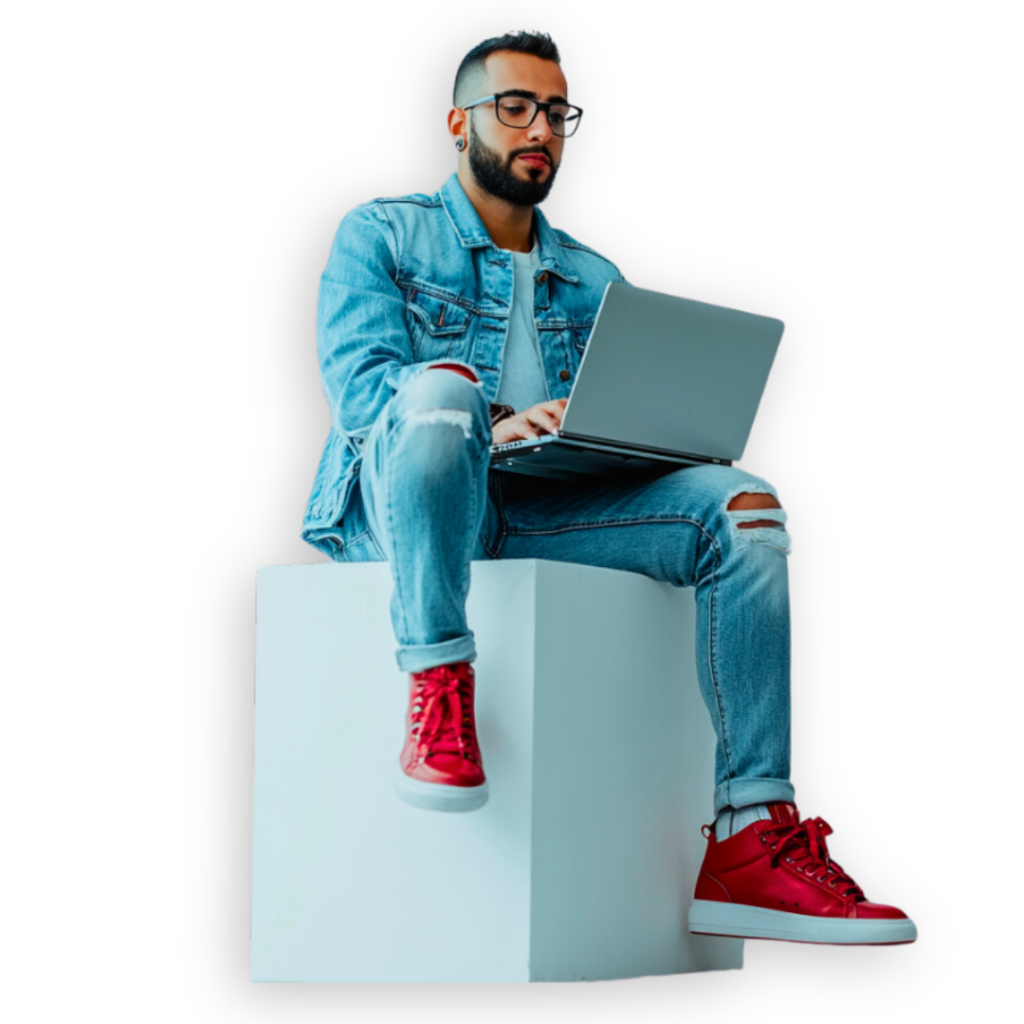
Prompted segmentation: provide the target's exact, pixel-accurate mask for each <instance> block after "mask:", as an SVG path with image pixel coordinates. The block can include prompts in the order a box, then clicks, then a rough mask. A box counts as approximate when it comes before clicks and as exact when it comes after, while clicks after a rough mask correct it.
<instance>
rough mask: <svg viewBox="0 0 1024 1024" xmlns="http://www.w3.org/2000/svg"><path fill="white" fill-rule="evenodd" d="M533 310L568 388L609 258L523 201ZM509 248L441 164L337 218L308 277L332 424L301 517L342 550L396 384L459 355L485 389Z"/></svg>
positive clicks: (611, 274)
mask: <svg viewBox="0 0 1024 1024" xmlns="http://www.w3.org/2000/svg"><path fill="white" fill-rule="evenodd" d="M534 229H535V232H536V238H537V246H538V250H539V257H540V270H539V271H537V272H536V274H535V276H534V298H533V315H534V322H535V324H536V327H537V334H538V340H539V342H540V347H541V353H542V355H543V360H544V377H545V381H546V383H547V389H548V394H549V395H550V396H551V398H552V399H556V398H568V397H569V392H570V390H571V389H572V382H573V379H574V378H575V376H576V371H577V370H578V368H579V363H580V356H581V355H582V353H583V349H584V347H585V346H586V342H587V338H588V336H589V334H590V329H591V327H592V326H593V324H594V318H595V316H596V315H597V310H598V307H599V306H600V304H601V298H602V296H603V295H604V290H605V286H606V285H607V284H608V282H610V281H620V282H622V281H624V280H625V279H624V278H623V276H622V274H621V273H619V270H618V268H617V267H616V266H615V265H614V264H613V263H611V262H610V261H608V260H606V259H605V258H604V257H603V256H601V255H599V254H598V253H596V252H594V250H592V249H589V248H587V246H585V245H582V244H581V243H579V242H577V241H576V240H575V239H573V238H572V237H570V236H569V235H567V234H566V233H565V232H564V231H558V230H555V229H553V228H552V227H550V226H549V225H548V222H547V219H546V218H545V217H544V214H543V213H542V212H541V211H540V209H539V208H534ZM512 292H513V267H512V254H511V253H510V252H508V251H507V250H502V249H499V248H498V247H497V246H495V244H494V243H493V242H492V241H491V237H490V235H489V234H488V233H487V229H486V228H485V227H484V224H483V222H482V221H481V220H480V217H479V216H478V215H477V212H476V210H475V209H474V208H473V204H472V203H471V202H470V201H469V199H468V197H467V196H466V193H465V192H464V191H463V189H462V186H461V185H460V184H459V179H458V176H457V175H455V174H453V175H452V176H451V177H450V178H449V179H448V180H447V181H446V182H445V184H444V185H443V186H442V187H441V189H440V190H439V191H438V192H437V193H436V194H434V195H432V196H428V195H420V194H416V195H410V196H403V197H400V198H396V199H376V200H374V201H373V202H369V203H364V204H363V205H361V206H357V207H356V208H355V209H354V210H352V211H351V212H350V213H348V214H347V215H346V216H345V217H344V219H343V220H342V222H341V225H340V226H339V228H338V231H337V234H336V235H335V238H334V245H333V246H332V248H331V253H330V257H329V258H328V261H327V267H326V269H325V270H324V273H323V276H322V277H321V280H320V299H319V305H318V310H317V346H318V352H319V358H320V371H321V378H322V381H323V388H324V394H325V396H326V398H327V404H328V406H329V408H330V412H331V424H332V425H331V430H330V433H329V434H328V437H327V441H326V443H325V444H324V449H323V454H322V456H321V458H320V464H319V467H318V469H317V472H316V477H315V479H314V482H313V488H312V491H311V493H310V496H309V501H308V504H307V506H306V514H305V517H304V520H303V524H302V536H303V538H304V539H305V540H307V541H308V542H309V543H310V544H312V545H314V546H315V547H317V548H318V549H320V550H321V551H324V552H326V553H327V554H328V555H330V557H331V558H336V559H340V558H343V557H344V555H345V551H346V548H347V547H348V546H350V545H353V546H358V545H359V544H364V545H365V543H366V538H365V525H364V524H363V523H362V522H360V521H359V520H358V516H357V517H356V518H355V519H353V517H352V516H350V515H349V505H350V498H351V493H352V489H353V485H354V482H355V481H356V479H357V477H358V473H359V464H360V462H361V460H362V457H363V449H364V447H365V444H366V440H367V437H368V436H369V433H370V430H371V429H372V427H373V425H374V423H375V422H376V421H377V419H378V417H379V416H380V414H381V412H382V410H383V409H384V407H385V406H386V405H387V404H388V402H389V401H390V400H391V398H392V397H393V396H394V395H395V393H396V392H397V391H398V389H399V388H400V387H401V386H402V384H404V383H405V382H406V381H408V380H409V379H410V378H411V377H414V376H416V375H417V374H419V373H421V372H422V371H423V370H424V369H426V368H427V367H429V366H432V365H434V364H436V363H439V362H456V363H461V364H462V365H464V366H469V367H471V368H472V369H473V370H474V371H475V373H476V375H477V377H479V378H480V383H481V387H482V390H483V394H484V395H485V396H486V398H487V401H488V403H490V402H494V401H496V400H497V392H498V381H499V378H500V373H501V355H502V351H503V350H504V346H505V337H506V334H507V332H508V327H509V319H510V313H511V310H512Z"/></svg>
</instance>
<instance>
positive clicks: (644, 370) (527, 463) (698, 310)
mask: <svg viewBox="0 0 1024 1024" xmlns="http://www.w3.org/2000/svg"><path fill="white" fill-rule="evenodd" d="M783 328H784V325H783V323H782V321H781V320H775V319H772V318H771V317H766V316H758V315H756V314H754V313H743V312H741V311H739V310H736V309H727V308H725V307H723V306H713V305H710V304H708V303H706V302H695V301H694V300H692V299H683V298H679V297H677V296H674V295H665V294H663V293H661V292H656V291H650V290H648V289H646V288H636V287H633V286H632V285H624V284H619V283H617V282H612V283H609V284H608V286H607V287H606V288H605V292H604V296H603V297H602V299H601V306H600V308H599V309H598V311H597V318H596V319H595V321H594V327H593V330H592V331H591V333H590V338H589V340H588V342H587V346H586V349H585V350H584V353H583V359H582V361H581V363H580V368H579V371H578V372H577V374H576V380H575V381H574V382H573V387H572V391H571V392H570V394H569V400H568V402H567V404H566V406H565V411H564V413H563V416H562V423H561V429H560V430H559V431H558V432H557V433H554V434H542V435H541V436H540V437H539V438H536V439H527V440H520V441H510V442H508V443H507V444H497V445H492V446H491V468H492V469H497V470H503V471H506V472H511V473H527V474H531V475H535V476H544V477H551V478H553V479H560V480H566V479H578V478H581V477H587V476H632V475H657V474H661V473H667V472H671V471H672V470H675V469H678V468H680V467H681V466H694V465H701V464H705V463H712V464H716V465H725V466H728V465H732V463H733V461H734V460H736V459H739V458H740V457H741V456H742V454H743V449H744V448H745V447H746V444H747V438H748V437H749V436H750V428H751V427H752V426H753V423H754V416H755V415H756V413H757V407H758V404H759V403H760V400H761V395H762V393H763V392H764V387H765V384H766V383H767V381H768V372H769V370H771V366H772V361H773V360H774V358H775V352H776V350H777V349H778V347H779V342H780V341H781V339H782V331H783Z"/></svg>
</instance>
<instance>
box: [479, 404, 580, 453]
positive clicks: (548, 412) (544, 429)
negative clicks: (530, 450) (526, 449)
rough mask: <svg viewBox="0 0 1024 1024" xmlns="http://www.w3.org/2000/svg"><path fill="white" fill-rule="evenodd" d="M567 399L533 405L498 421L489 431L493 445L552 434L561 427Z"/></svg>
mask: <svg viewBox="0 0 1024 1024" xmlns="http://www.w3.org/2000/svg"><path fill="white" fill-rule="evenodd" d="M568 401H569V399H567V398H556V399H554V400H553V401H551V402H541V403H540V405H533V406H531V407H530V408H529V409H525V410H524V411H523V412H517V413H516V414H515V416H509V417H508V418H507V419H503V420H499V421H498V422H497V423H495V424H494V427H493V429H492V431H491V440H492V443H493V444H507V443H508V442H509V441H520V440H528V439H531V438H535V437H540V435H541V434H554V433H555V432H557V430H558V429H559V427H561V425H562V414H563V413H564V412H565V406H566V403H567V402H568Z"/></svg>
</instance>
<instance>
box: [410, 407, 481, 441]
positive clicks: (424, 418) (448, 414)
mask: <svg viewBox="0 0 1024 1024" xmlns="http://www.w3.org/2000/svg"><path fill="white" fill-rule="evenodd" d="M405 422H406V423H407V424H408V425H409V426H413V425H414V424H427V423H450V424H451V425H452V426H453V427H461V429H462V433H463V435H464V436H465V438H466V440H467V441H468V440H469V439H470V438H472V436H473V414H472V413H471V412H466V411H465V410H463V409H425V410H423V411H422V412H411V413H409V415H408V416H406V418H405Z"/></svg>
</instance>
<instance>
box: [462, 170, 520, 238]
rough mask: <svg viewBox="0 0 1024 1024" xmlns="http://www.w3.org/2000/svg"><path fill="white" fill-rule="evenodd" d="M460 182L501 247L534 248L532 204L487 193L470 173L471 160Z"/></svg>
mask: <svg viewBox="0 0 1024 1024" xmlns="http://www.w3.org/2000/svg"><path fill="white" fill-rule="evenodd" d="M459 184H460V185H462V190H463V191H464V192H465V193H466V196H467V198H468V199H469V201H470V202H471V203H472V204H473V209H474V210H476V212H477V215H478V216H479V217H480V219H481V220H482V221H483V223H484V227H485V228H487V233H488V234H489V235H490V236H491V241H492V242H493V243H494V244H495V245H496V246H497V247H498V248H499V249H511V250H512V252H529V251H530V249H532V248H533V246H532V245H531V244H530V242H531V239H530V234H531V229H532V228H533V207H532V206H515V205H514V204H512V203H506V202H505V201H504V200H503V199H499V198H498V197H497V196H492V195H491V194H490V192H485V191H484V190H483V189H482V188H481V187H480V186H479V185H478V184H477V183H476V179H475V178H474V177H473V175H472V174H471V173H470V170H469V162H468V161H466V162H465V163H463V165H462V166H460V167H459Z"/></svg>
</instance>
